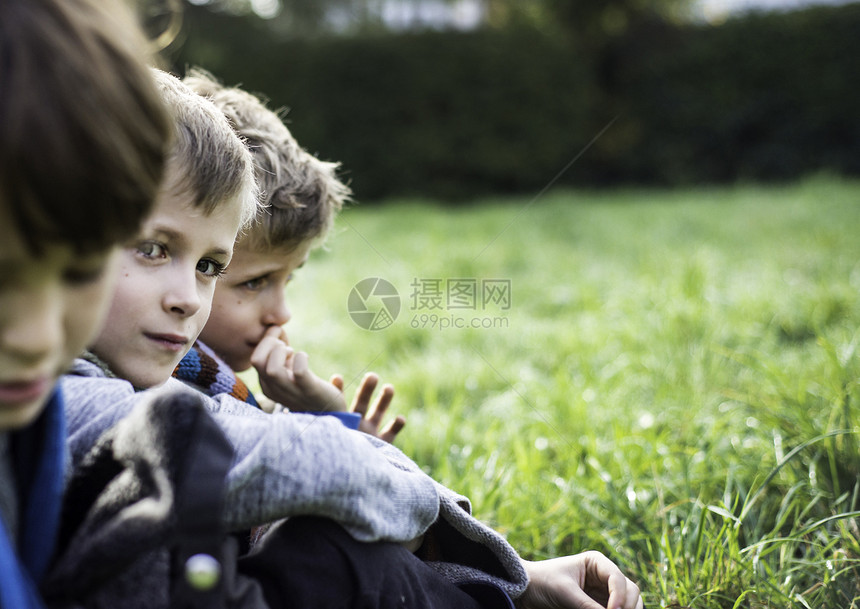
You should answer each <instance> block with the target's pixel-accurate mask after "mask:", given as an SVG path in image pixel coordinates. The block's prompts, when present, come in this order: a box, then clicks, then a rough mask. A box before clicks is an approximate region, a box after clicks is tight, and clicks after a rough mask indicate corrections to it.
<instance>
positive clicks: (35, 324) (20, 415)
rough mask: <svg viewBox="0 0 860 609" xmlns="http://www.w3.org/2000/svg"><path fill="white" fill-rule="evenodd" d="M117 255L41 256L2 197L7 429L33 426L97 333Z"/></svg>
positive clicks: (1, 422)
mask: <svg viewBox="0 0 860 609" xmlns="http://www.w3.org/2000/svg"><path fill="white" fill-rule="evenodd" d="M117 253H118V252H117V251H116V250H115V249H113V248H112V249H110V250H108V251H105V252H101V253H97V254H89V255H81V254H78V253H77V252H76V251H75V250H74V249H73V248H71V247H70V246H68V245H64V244H55V245H50V246H48V247H47V248H46V249H45V250H44V251H43V252H42V253H41V254H40V255H38V256H34V255H33V254H32V253H30V251H29V250H28V249H27V247H26V245H25V243H24V241H23V240H22V235H21V233H20V232H19V231H18V229H17V228H16V226H15V222H14V220H13V218H12V216H11V213H10V209H9V206H8V205H7V204H6V203H5V202H4V201H3V200H2V199H0V430H3V429H18V428H21V427H25V426H27V425H29V424H30V423H32V422H33V421H34V420H35V419H36V417H37V416H38V415H39V414H40V413H41V412H42V409H43V408H44V406H45V404H46V403H47V400H48V397H49V396H50V394H51V391H52V390H53V388H54V384H55V383H56V381H57V379H58V378H59V376H60V375H61V374H62V373H63V372H64V371H65V370H66V368H67V367H68V366H69V364H71V362H72V360H73V359H74V358H75V357H76V356H77V355H79V354H80V352H81V351H83V349H84V347H86V345H87V343H89V341H91V340H92V338H93V336H94V335H95V333H96V332H98V330H99V328H100V327H101V321H102V320H103V319H104V314H105V312H106V310H107V305H108V303H109V302H110V295H111V291H112V288H113V284H114V278H115V269H116V264H114V262H115V261H116V260H117V255H116V254H117Z"/></svg>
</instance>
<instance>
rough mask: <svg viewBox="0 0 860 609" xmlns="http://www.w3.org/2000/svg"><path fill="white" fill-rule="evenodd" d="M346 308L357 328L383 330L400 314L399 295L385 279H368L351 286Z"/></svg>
mask: <svg viewBox="0 0 860 609" xmlns="http://www.w3.org/2000/svg"><path fill="white" fill-rule="evenodd" d="M346 306H347V309H348V310H349V316H350V317H352V321H354V322H355V324H356V325H357V326H358V327H360V328H364V329H365V330H373V331H376V330H384V329H385V328H387V327H388V326H390V325H391V324H393V323H394V320H395V319H397V316H398V315H399V314H400V294H398V293H397V288H395V287H394V286H393V285H391V283H389V282H388V281H386V280H385V279H381V278H379V277H368V278H367V279H362V280H361V281H359V282H358V283H356V284H355V286H353V288H352V290H351V291H350V292H349V298H348V299H347V303H346Z"/></svg>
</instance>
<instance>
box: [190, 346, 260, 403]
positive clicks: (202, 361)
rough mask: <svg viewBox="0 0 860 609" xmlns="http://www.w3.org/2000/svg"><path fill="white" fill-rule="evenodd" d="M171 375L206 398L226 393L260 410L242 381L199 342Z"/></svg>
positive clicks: (210, 350)
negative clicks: (194, 388) (197, 390)
mask: <svg viewBox="0 0 860 609" xmlns="http://www.w3.org/2000/svg"><path fill="white" fill-rule="evenodd" d="M173 376H174V377H176V378H178V379H179V380H180V381H182V382H183V383H187V384H189V385H192V386H194V387H196V388H197V389H199V390H200V391H202V392H203V393H205V394H206V395H209V396H216V395H219V394H222V393H226V394H228V395H231V396H233V397H234V398H236V399H237V400H241V401H243V402H247V403H248V404H251V405H253V406H256V407H257V408H259V407H260V405H259V404H258V403H257V400H256V399H254V396H253V394H252V393H251V391H250V390H249V389H248V386H247V385H246V384H245V383H244V382H243V381H242V379H240V378H239V377H238V376H236V373H235V372H233V370H232V369H231V368H230V366H228V365H227V364H226V363H225V362H224V361H223V360H222V359H221V358H220V357H218V356H217V355H215V352H214V351H212V349H210V348H209V347H207V346H206V345H204V344H203V343H202V342H200V341H199V340H198V341H197V342H195V343H194V346H193V347H191V350H190V351H189V352H188V354H187V355H186V356H185V357H183V358H182V361H181V362H179V365H178V366H176V369H175V370H174V371H173Z"/></svg>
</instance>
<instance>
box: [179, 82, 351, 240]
mask: <svg viewBox="0 0 860 609" xmlns="http://www.w3.org/2000/svg"><path fill="white" fill-rule="evenodd" d="M183 82H184V83H185V84H187V85H188V86H189V87H190V88H191V89H193V90H194V91H196V92H197V93H199V94H200V95H203V96H205V97H207V98H209V99H211V100H212V101H213V102H214V103H215V105H216V106H217V107H218V108H219V109H220V110H221V111H222V112H223V113H224V114H225V115H226V116H227V118H228V120H229V121H230V123H231V124H232V125H233V128H234V129H236V131H237V132H238V133H239V134H240V135H241V136H242V137H243V138H244V139H245V142H246V144H247V145H248V147H249V149H250V150H251V152H252V154H253V156H254V165H255V171H256V175H257V181H258V182H259V184H260V188H261V190H262V196H263V201H264V202H265V206H266V207H265V209H263V210H261V212H260V213H258V215H257V222H255V223H254V224H253V225H252V226H251V227H249V229H248V231H247V232H246V234H245V235H243V236H242V238H241V240H240V242H239V247H243V248H247V249H251V250H258V251H271V250H275V249H292V248H294V247H297V246H298V245H299V244H300V243H303V242H305V241H308V240H312V239H317V240H320V241H321V240H323V239H324V238H325V236H326V235H327V234H328V232H329V231H330V230H331V227H332V224H333V222H334V217H335V216H336V215H337V213H338V212H339V211H340V210H341V209H342V208H343V206H344V204H345V203H346V202H347V201H348V200H349V197H350V194H351V191H350V189H349V187H348V186H347V185H346V184H344V183H343V182H341V180H340V179H339V178H338V176H337V170H338V168H339V167H340V164H339V163H330V162H325V161H321V160H319V159H318V158H316V157H315V156H314V155H312V154H310V153H309V152H307V151H306V150H304V149H303V148H302V147H301V146H299V144H298V142H296V140H295V138H294V137H293V136H292V134H291V133H290V130H289V129H288V128H287V127H286V125H284V122H283V121H282V120H281V117H280V116H279V115H278V113H276V112H273V111H272V110H270V109H268V108H267V107H266V101H265V100H264V99H261V98H260V97H257V96H254V95H252V94H251V93H248V92H247V91H243V90H242V89H239V88H237V87H225V86H223V85H222V84H220V83H219V82H218V81H217V80H216V79H215V78H214V77H212V75H211V74H209V73H207V72H205V71H203V70H200V69H192V70H190V71H189V73H188V75H187V76H186V77H185V79H184V80H183Z"/></svg>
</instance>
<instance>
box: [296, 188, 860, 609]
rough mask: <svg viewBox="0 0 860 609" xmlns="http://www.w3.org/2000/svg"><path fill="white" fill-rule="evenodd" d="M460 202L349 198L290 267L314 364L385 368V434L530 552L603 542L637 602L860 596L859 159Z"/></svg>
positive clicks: (804, 602)
mask: <svg viewBox="0 0 860 609" xmlns="http://www.w3.org/2000/svg"><path fill="white" fill-rule="evenodd" d="M479 203H480V204H478V205H475V206H470V207H457V208H451V207H445V206H441V205H438V204H434V203H433V202H426V201H402V202H400V201H399V202H391V203H389V204H386V205H381V206H365V207H361V206H358V207H355V208H352V209H349V210H347V211H345V212H344V213H343V214H342V215H341V217H340V219H339V221H338V228H337V232H336V233H335V234H334V235H333V236H332V238H331V239H330V240H329V244H328V249H327V251H318V252H316V253H315V254H314V256H313V257H312V259H311V262H310V263H309V264H308V265H307V266H306V267H305V268H304V269H302V270H300V271H299V272H298V273H297V275H296V278H295V280H294V282H293V283H292V284H291V285H290V287H289V288H288V291H289V294H290V299H291V304H292V309H293V314H294V320H293V322H291V324H290V326H288V328H289V329H290V335H291V340H292V343H293V345H294V346H295V347H296V348H297V349H302V350H306V351H308V352H309V353H310V354H311V364H312V367H313V369H314V370H315V371H316V372H317V373H318V374H320V375H321V376H326V377H327V376H328V375H329V374H331V373H333V372H341V373H343V374H344V376H345V377H346V379H347V382H348V383H349V382H352V386H351V387H350V388H349V389H348V394H349V395H350V396H351V395H352V389H354V386H355V381H356V379H358V378H360V377H361V375H362V374H363V373H364V372H365V371H367V370H374V371H376V372H378V373H379V374H380V376H381V377H382V378H383V380H384V381H387V382H391V383H393V384H394V385H395V387H396V389H397V397H396V399H395V406H394V410H396V412H399V413H402V414H404V415H406V417H407V419H408V423H407V427H406V429H405V430H404V431H403V433H402V434H401V436H400V437H399V438H398V440H397V442H396V444H397V445H398V446H399V447H400V448H402V449H403V450H404V451H405V452H406V453H407V454H408V455H410V456H411V457H413V458H414V459H415V460H416V461H417V462H418V463H419V464H421V465H422V466H423V467H424V468H425V469H426V471H427V472H429V473H431V474H432V475H433V476H434V477H436V478H437V479H438V480H440V481H441V482H443V483H445V484H446V485H448V486H450V487H452V488H454V489H456V490H458V491H460V492H462V493H464V494H466V495H468V496H469V497H470V498H471V499H472V501H473V506H474V511H475V514H476V515H477V516H478V517H479V518H481V519H482V520H484V521H486V522H488V523H490V524H491V525H492V526H494V527H496V528H497V529H498V530H500V531H502V532H503V533H504V534H505V535H507V537H508V539H509V540H510V541H511V543H512V544H513V545H514V546H515V547H516V548H518V549H519V550H520V551H521V553H522V554H523V555H524V556H526V557H528V558H543V557H551V556H556V555H559V554H566V553H574V552H577V551H580V550H582V549H589V548H591V549H598V550H601V551H603V552H604V553H606V554H608V555H610V556H612V557H613V558H614V559H615V560H616V561H617V562H618V563H619V564H621V566H622V567H623V568H624V569H625V570H626V571H627V572H628V574H629V575H630V577H631V578H633V579H634V580H636V581H638V582H639V583H640V587H641V588H642V589H643V592H644V595H645V600H646V606H650V607H696V608H717V607H719V608H733V607H750V608H760V607H774V608H776V607H779V608H786V607H798V608H799V607H822V608H830V607H832V608H839V609H843V608H848V607H860V527H859V526H858V525H860V517H858V516H860V512H858V511H857V510H860V497H858V495H860V449H858V446H860V435H858V434H860V405H858V401H860V386H858V378H860V358H858V342H860V183H858V182H852V181H844V180H840V179H836V178H830V177H817V178H812V179H808V180H805V181H801V182H798V183H797V184H794V185H788V186H778V187H758V186H743V187H741V186H738V187H731V188H719V189H716V188H715V189H705V188H702V189H688V190H671V191H615V192H554V193H549V194H546V195H544V196H542V197H539V198H537V199H536V200H531V199H529V198H522V199H514V198H512V199H502V200H489V201H482V202H479ZM367 277H379V278H383V279H385V280H387V281H389V282H391V283H392V284H393V285H394V286H395V287H396V289H397V291H398V292H399V295H400V301H401V310H400V312H399V316H398V317H397V319H396V321H395V322H394V323H393V325H391V326H389V327H387V328H385V329H381V330H377V331H369V330H365V329H362V328H360V327H359V326H358V325H356V323H354V322H353V320H352V319H351V317H350V315H349V314H348V311H347V298H348V295H349V293H350V290H351V289H352V287H353V286H354V285H356V284H357V283H358V282H359V281H361V280H362V279H364V278H367ZM449 280H455V281H450V282H449ZM496 280H499V281H501V282H502V283H492V282H493V281H496ZM508 281H509V284H507V283H506V282H508ZM490 285H495V286H496V287H499V286H507V287H509V288H510V289H509V291H508V292H507V294H508V295H509V296H510V297H511V299H510V303H509V307H507V308H506V307H505V306H504V305H505V303H504V301H502V300H493V299H490V301H489V302H485V301H483V300H482V299H481V298H480V296H481V288H482V287H486V286H490ZM434 286H436V287H439V294H438V295H439V296H440V297H441V300H435V299H434V297H435V296H437V294H434V292H433V289H432V288H433V287H434ZM472 286H474V287H476V288H477V298H476V299H475V301H474V302H472V301H470V299H469V297H468V289H471V287H472ZM449 288H450V289H451V290H453V289H454V288H466V289H467V292H466V293H462V292H459V291H457V292H452V291H449ZM495 294H496V295H498V292H496V293H495ZM449 296H450V297H452V298H453V300H451V301H450V302H449V301H448V297H449ZM470 304H474V305H475V306H474V308H468V307H469V305H470ZM433 305H439V306H438V307H435V308H434V306H433ZM374 306H376V307H377V308H378V307H379V306H380V304H379V302H378V301H377V302H376V304H375V305H374ZM456 306H462V307H466V308H455V307H456ZM458 320H460V321H458ZM475 320H476V321H475ZM473 324H476V325H477V326H478V327H471V326H472V325H473ZM443 325H444V326H450V327H442V326H443ZM457 325H461V326H469V327H455V326H457Z"/></svg>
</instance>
